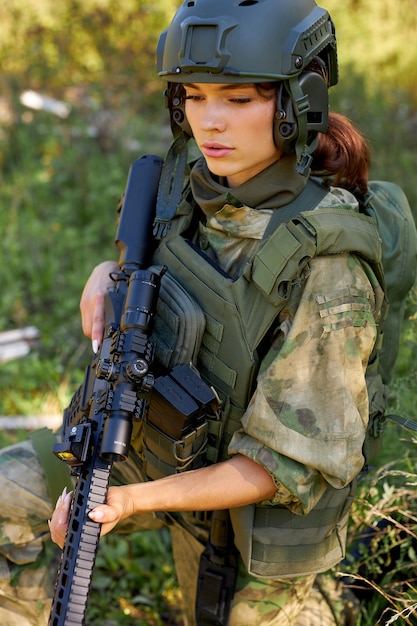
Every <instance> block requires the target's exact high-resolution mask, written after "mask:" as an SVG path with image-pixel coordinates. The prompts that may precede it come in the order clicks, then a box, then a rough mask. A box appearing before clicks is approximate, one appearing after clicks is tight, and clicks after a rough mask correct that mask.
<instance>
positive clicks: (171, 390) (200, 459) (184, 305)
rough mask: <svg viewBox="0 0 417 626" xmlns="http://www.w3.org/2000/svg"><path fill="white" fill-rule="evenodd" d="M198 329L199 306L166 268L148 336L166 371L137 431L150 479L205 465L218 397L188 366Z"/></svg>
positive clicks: (200, 324)
mask: <svg viewBox="0 0 417 626" xmlns="http://www.w3.org/2000/svg"><path fill="white" fill-rule="evenodd" d="M150 269H155V268H150ZM204 328H205V317H204V313H203V311H202V310H201V308H200V307H199V306H198V304H197V303H196V302H195V301H194V300H193V299H192V298H191V297H190V296H189V294H188V293H187V292H186V291H185V290H184V289H183V288H182V286H181V285H180V284H179V283H178V282H177V281H176V280H175V279H174V278H173V277H172V276H171V275H170V274H169V273H168V272H166V273H165V274H164V275H163V277H162V279H161V287H160V291H159V299H158V303H157V315H156V317H155V324H154V330H153V334H152V337H151V341H154V342H155V344H156V358H157V360H158V361H159V363H161V364H162V366H163V368H164V370H165V371H168V374H167V375H164V376H159V377H157V378H156V380H155V383H154V386H153V390H152V396H151V401H150V404H149V408H148V411H147V414H146V417H145V419H144V423H143V431H142V435H143V455H144V471H145V474H146V475H147V477H148V478H150V479H151V480H156V479H158V478H162V477H163V476H168V475H170V474H175V473H177V472H181V471H184V470H189V469H196V468H198V467H202V466H203V465H205V451H206V447H207V438H208V425H207V418H208V417H211V418H214V419H217V413H218V399H217V396H216V394H215V393H214V391H213V389H212V388H211V387H209V386H208V385H207V384H206V383H205V382H204V381H203V380H202V379H201V378H200V376H199V375H198V373H197V371H196V369H195V367H194V364H195V362H196V359H197V354H198V351H199V349H200V344H201V339H202V336H203V332H204Z"/></svg>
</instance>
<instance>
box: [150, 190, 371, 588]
mask: <svg viewBox="0 0 417 626" xmlns="http://www.w3.org/2000/svg"><path fill="white" fill-rule="evenodd" d="M306 194H308V192H306ZM321 195H322V192H321ZM305 197H307V196H305ZM322 197H323V196H322ZM310 201H311V198H310ZM280 211H281V209H277V210H276V211H275V213H277V214H278V213H280ZM294 211H295V214H296V215H297V214H298V213H299V210H298V208H297V207H296V208H295V209H294ZM192 212H193V207H192V206H191V205H189V204H188V202H187V201H186V200H184V201H183V202H182V203H181V205H180V207H179V210H178V213H177V217H176V218H174V220H173V221H172V224H171V228H170V230H169V232H168V234H167V235H166V237H165V238H163V240H162V241H161V242H160V244H159V246H158V249H157V251H156V253H155V256H154V262H155V263H157V264H164V265H166V266H167V267H168V271H170V272H171V273H172V274H173V275H174V276H175V278H176V279H177V280H178V282H180V284H182V286H183V287H184V288H185V289H186V290H187V291H188V293H189V294H190V296H191V297H192V298H194V299H195V300H196V302H197V303H198V304H199V306H200V307H201V308H202V310H203V311H204V313H205V317H206V328H205V332H204V336H203V339H202V345H201V348H200V351H199V356H198V361H197V367H198V369H199V371H200V373H201V375H202V377H203V379H205V380H206V381H207V382H208V383H209V384H211V385H213V386H214V387H215V388H216V389H217V391H218V392H219V395H220V396H221V398H222V399H223V401H224V403H223V413H222V419H221V421H219V422H212V421H210V423H209V428H210V431H211V440H212V441H211V445H210V446H209V450H208V458H209V460H210V461H212V462H215V461H217V460H224V459H225V458H227V456H228V453H227V445H228V443H229V441H230V438H231V436H232V434H233V432H234V431H235V430H236V429H237V428H239V427H240V418H241V416H242V414H243V413H244V411H245V410H246V407H247V404H248V402H249V399H250V397H251V395H252V393H253V391H254V388H255V384H256V375H257V372H258V368H259V355H258V349H259V346H260V344H261V342H262V340H263V339H264V338H265V336H266V334H267V333H268V331H269V330H270V329H271V327H272V326H273V324H274V322H275V321H276V319H277V316H278V315H279V313H280V311H281V310H282V309H283V307H284V306H285V305H286V303H287V302H288V299H289V296H290V294H291V291H292V287H293V285H294V283H295V282H296V281H299V280H300V279H301V278H302V276H303V275H304V269H305V267H306V266H307V265H308V262H309V261H310V259H312V258H313V257H314V256H316V255H319V254H320V255H324V254H329V255H332V254H341V253H346V252H349V253H353V254H358V255H359V256H361V257H363V258H364V259H365V260H366V261H367V262H369V263H370V264H371V265H372V266H373V267H374V266H375V267H377V266H378V264H379V263H380V261H381V242H380V238H379V235H378V230H377V227H376V222H375V220H373V219H372V218H369V217H367V216H364V215H362V214H359V213H358V212H356V211H353V210H352V209H346V208H340V209H338V208H337V207H330V208H323V209H315V210H308V211H306V210H304V211H302V212H301V214H300V215H297V217H293V218H291V219H290V221H289V222H286V223H281V224H280V225H279V226H278V228H276V224H275V229H274V228H272V229H271V230H272V232H271V234H270V235H269V236H268V233H266V237H265V238H264V240H263V241H262V243H261V245H260V247H259V250H258V252H257V254H256V255H255V256H254V258H253V259H252V261H251V262H249V263H247V264H246V266H245V268H244V271H243V274H242V275H241V276H240V277H239V278H237V279H236V280H232V279H231V278H229V277H227V276H225V275H224V273H222V272H220V271H217V270H216V268H215V267H214V266H213V264H212V263H210V262H206V260H204V259H205V257H204V254H203V253H202V254H200V253H199V252H198V250H196V249H195V248H194V247H191V246H190V245H189V244H188V242H187V241H186V239H185V238H184V237H183V236H182V233H184V232H186V231H187V229H188V228H189V225H190V223H191V220H192ZM276 219H279V216H277V218H276ZM353 491H354V486H353V485H350V486H348V487H346V488H345V489H341V490H336V489H333V488H332V487H330V486H329V488H328V489H327V490H326V492H325V494H324V496H323V498H322V500H321V501H320V503H319V505H317V507H316V508H315V509H314V510H313V511H312V512H311V514H309V515H306V516H295V515H293V514H291V513H288V511H287V509H284V508H280V507H278V508H276V507H268V510H270V511H271V514H270V515H269V514H268V515H267V516H266V517H265V515H263V511H262V513H261V512H258V507H256V506H250V507H242V508H240V509H235V510H233V511H231V514H232V522H233V527H234V530H235V534H236V541H237V542H238V547H239V550H240V551H241V554H242V558H243V559H244V561H245V565H246V566H247V568H248V571H249V572H251V573H252V574H254V575H255V576H260V577H287V576H296V575H301V574H305V573H307V572H313V571H319V570H320V571H324V570H325V569H328V568H330V567H332V566H333V565H335V564H336V563H337V562H339V561H340V560H341V558H343V555H344V546H345V538H346V527H347V520H348V511H349V508H350V504H351V500H352V496H353ZM272 511H273V512H272ZM277 525H278V526H279V527H280V531H279V532H276V530H275V529H276V527H277ZM271 537H273V541H272V540H271ZM271 541H272V544H273V547H272V544H271ZM300 545H302V549H298V548H297V549H295V548H296V547H297V546H300ZM270 548H271V549H270Z"/></svg>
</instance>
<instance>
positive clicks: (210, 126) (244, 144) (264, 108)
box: [184, 83, 282, 187]
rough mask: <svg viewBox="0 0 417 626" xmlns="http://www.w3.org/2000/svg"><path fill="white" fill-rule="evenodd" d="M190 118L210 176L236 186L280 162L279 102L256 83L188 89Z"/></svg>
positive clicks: (193, 86) (218, 84)
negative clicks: (277, 136)
mask: <svg viewBox="0 0 417 626" xmlns="http://www.w3.org/2000/svg"><path fill="white" fill-rule="evenodd" d="M184 88H185V94H186V101H185V113H186V116H187V119H188V122H189V123H190V126H191V129H192V131H193V135H194V139H195V140H196V142H197V145H198V147H199V148H200V150H201V152H202V153H203V155H204V157H205V159H206V161H207V166H208V168H209V170H210V172H211V173H212V174H214V175H216V176H221V177H224V178H226V180H227V184H228V186H229V187H237V186H238V185H241V184H242V183H244V182H246V181H247V180H249V178H252V176H255V174H258V173H259V172H261V171H262V170H264V169H265V168H266V167H268V166H269V165H271V164H272V163H274V162H275V161H277V160H278V159H279V158H280V156H281V154H282V152H281V151H280V150H279V149H278V148H277V147H276V145H275V144H274V138H273V123H274V114H275V111H276V99H275V98H269V99H266V98H265V97H263V96H262V95H261V94H260V93H259V92H258V90H257V89H256V87H255V86H254V85H253V84H242V85H239V84H220V83H209V84H206V83H198V84H197V83H192V84H184Z"/></svg>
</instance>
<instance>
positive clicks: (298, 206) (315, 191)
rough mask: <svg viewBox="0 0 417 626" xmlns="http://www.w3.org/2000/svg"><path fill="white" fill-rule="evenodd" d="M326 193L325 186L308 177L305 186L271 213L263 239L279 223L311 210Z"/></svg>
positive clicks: (327, 191)
mask: <svg viewBox="0 0 417 626" xmlns="http://www.w3.org/2000/svg"><path fill="white" fill-rule="evenodd" d="M328 193H329V190H328V188H327V187H325V186H324V185H322V184H320V183H319V181H318V180H317V181H316V180H314V179H312V178H309V179H308V180H307V184H306V186H305V187H304V189H303V190H302V192H301V193H299V194H298V196H297V197H296V198H294V199H293V200H291V202H289V203H288V204H286V205H285V206H283V207H280V208H279V209H276V210H275V211H274V212H273V213H272V216H271V219H270V220H269V223H268V226H267V227H266V229H265V233H264V236H263V239H267V238H268V237H269V236H270V235H271V234H272V233H273V232H274V231H275V230H276V229H277V228H278V226H279V225H280V224H284V223H285V222H288V221H289V220H291V219H293V218H294V217H296V216H297V215H299V214H300V213H302V212H303V211H312V210H313V209H314V208H315V207H316V206H318V205H319V204H320V202H321V201H322V200H323V198H325V197H326V195H327V194H328Z"/></svg>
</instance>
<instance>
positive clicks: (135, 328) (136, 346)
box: [49, 155, 164, 626]
mask: <svg viewBox="0 0 417 626" xmlns="http://www.w3.org/2000/svg"><path fill="white" fill-rule="evenodd" d="M161 167H162V159H160V158H159V157H157V156H153V155H147V156H144V157H141V158H140V159H138V160H137V161H135V162H134V163H133V164H132V166H131V168H130V172H129V177H128V181H127V184H126V190H125V195H124V200H123V204H122V207H121V214H120V220H119V226H118V231H117V234H116V244H117V246H118V248H119V251H120V257H119V271H118V272H117V273H115V275H114V276H113V279H114V288H112V289H111V290H110V291H109V292H108V294H107V296H106V299H105V327H104V338H103V342H102V345H101V347H100V350H99V352H98V353H97V355H95V356H94V358H93V361H92V364H91V366H89V367H87V370H86V375H85V378H84V382H83V383H82V385H81V386H80V388H79V389H78V391H77V392H76V393H75V394H74V396H73V398H72V400H71V403H70V405H69V406H68V408H67V409H66V410H65V412H64V420H63V428H62V443H58V444H56V445H55V446H54V450H53V451H54V453H55V454H56V455H57V456H58V457H59V458H60V459H62V460H63V461H65V462H66V463H67V464H68V465H69V466H70V467H71V473H72V474H73V475H75V476H77V481H76V486H75V488H74V494H73V499H72V504H71V510H70V515H69V522H68V531H67V535H66V538H65V544H64V548H63V551H62V555H61V561H60V565H59V569H58V574H57V579H56V584H55V593H54V598H53V602H52V608H51V613H50V618H49V626H82V625H83V624H84V617H85V611H86V608H87V601H88V595H89V592H90V586H91V579H92V573H93V568H94V564H95V557H96V553H97V548H98V543H99V539H100V529H101V524H98V523H96V522H93V521H92V520H90V518H89V517H88V513H89V511H91V510H92V509H93V508H94V507H95V506H97V505H98V504H103V503H104V502H105V499H106V495H107V489H108V485H109V479H110V473H111V468H112V465H113V462H115V461H125V460H126V459H127V457H128V451H129V444H130V438H131V433H132V425H133V421H134V420H140V419H142V417H143V415H144V412H145V410H146V405H147V401H148V397H149V395H150V391H151V390H152V386H153V382H154V380H153V378H154V377H153V374H152V372H151V370H150V366H151V364H152V361H153V357H154V351H155V350H154V344H153V343H152V342H151V341H150V340H149V338H150V334H151V331H152V325H153V318H154V315H155V311H156V302H157V298H158V292H159V287H160V279H161V276H162V274H163V272H164V268H162V269H161V270H156V271H150V270H146V269H144V268H146V267H148V261H149V259H150V256H151V254H152V251H153V250H152V245H151V244H150V242H151V241H152V240H153V238H152V224H153V221H154V214H155V205H156V197H157V191H158V184H159V179H160V173H161Z"/></svg>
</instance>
